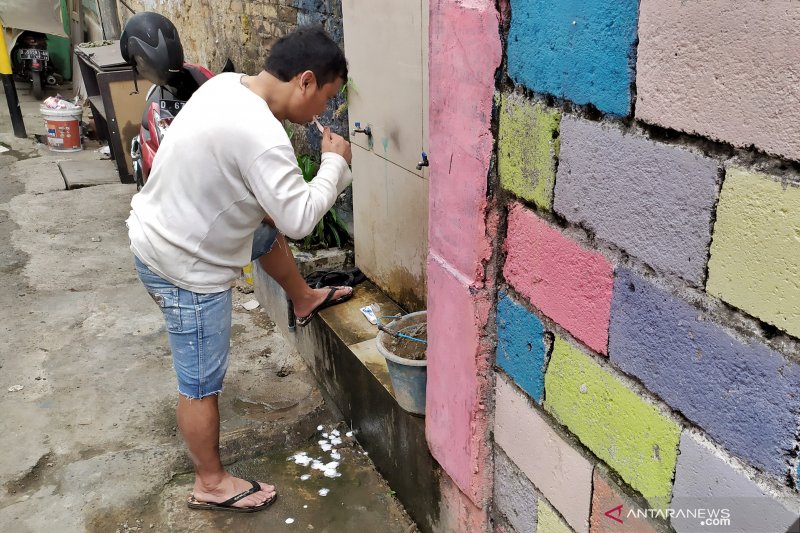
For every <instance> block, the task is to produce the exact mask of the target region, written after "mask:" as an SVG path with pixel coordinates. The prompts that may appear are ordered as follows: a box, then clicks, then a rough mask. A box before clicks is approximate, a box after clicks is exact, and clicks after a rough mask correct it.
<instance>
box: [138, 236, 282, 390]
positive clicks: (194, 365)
mask: <svg viewBox="0 0 800 533" xmlns="http://www.w3.org/2000/svg"><path fill="white" fill-rule="evenodd" d="M277 235H278V232H277V230H276V229H275V228H273V227H271V226H268V225H266V224H262V225H261V226H260V227H259V228H258V230H256V232H255V235H254V237H253V252H252V257H253V259H257V258H258V257H261V256H262V255H264V254H265V253H267V252H269V251H270V249H271V248H272V245H273V243H274V242H275V238H276V237H277ZM133 259H134V263H135V265H136V272H137V273H138V275H139V279H140V280H141V281H142V283H143V284H144V286H145V289H147V292H148V294H150V297H151V298H153V300H154V301H155V302H156V304H158V307H159V308H160V309H161V313H162V314H163V315H164V322H165V323H166V328H167V334H168V336H169V344H170V348H171V350H172V365H173V367H174V368H175V374H176V375H177V378H178V392H180V393H181V394H182V395H184V396H186V397H187V398H192V399H200V398H205V397H206V396H210V395H212V394H219V393H220V392H222V381H223V380H224V378H225V372H226V371H227V370H228V352H229V350H230V344H231V313H232V304H231V296H232V294H231V290H230V289H228V290H226V291H222V292H216V293H211V294H202V293H197V292H192V291H187V290H185V289H181V288H180V287H176V286H175V285H173V284H172V283H171V282H169V281H167V280H165V279H163V278H161V277H160V276H158V275H157V274H155V273H154V272H153V271H152V270H150V269H149V268H148V267H147V265H146V264H144V263H143V262H142V261H141V260H140V259H139V258H138V257H136V256H135V255H134V256H133Z"/></svg>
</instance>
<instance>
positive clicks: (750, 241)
mask: <svg viewBox="0 0 800 533" xmlns="http://www.w3.org/2000/svg"><path fill="white" fill-rule="evenodd" d="M706 288H707V290H708V292H709V293H710V294H713V295H714V296H717V297H719V298H721V299H723V300H725V301H726V302H728V303H730V304H731V305H733V306H736V307H738V308H739V309H741V310H743V311H745V312H747V313H749V314H751V315H753V316H755V317H758V318H760V319H761V320H763V321H765V322H768V323H770V324H773V325H775V326H777V327H778V328H780V329H782V330H784V331H786V332H788V333H790V334H791V335H794V336H795V337H800V187H797V186H795V185H785V184H782V183H780V182H779V181H778V180H776V179H775V178H773V177H771V176H768V175H766V174H759V173H754V172H749V171H746V170H743V169H740V168H736V167H730V168H728V169H727V172H726V178H725V182H724V184H723V186H722V194H721V196H720V201H719V206H718V207H717V221H716V223H715V224H714V235H713V241H712V244H711V259H710V261H709V263H708V283H707V287H706Z"/></svg>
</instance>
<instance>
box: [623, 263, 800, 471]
mask: <svg viewBox="0 0 800 533" xmlns="http://www.w3.org/2000/svg"><path fill="white" fill-rule="evenodd" d="M609 357H610V358H611V361H612V362H614V363H615V364H617V365H618V366H619V367H620V368H622V369H623V370H624V371H625V372H627V373H629V374H632V375H634V376H636V377H638V378H639V379H640V380H642V382H643V383H644V384H645V386H646V387H647V388H648V389H650V390H651V391H653V392H655V393H656V394H658V395H659V396H660V397H661V398H663V399H664V401H666V402H667V403H668V404H669V405H671V406H672V407H673V408H675V409H676V410H678V411H680V412H682V413H683V414H684V415H685V416H686V417H687V418H688V419H689V420H691V421H692V422H694V423H696V424H698V425H699V426H700V427H702V428H703V429H705V431H707V432H708V434H709V435H710V436H711V437H712V438H713V439H715V440H716V441H718V442H719V443H721V444H722V445H723V446H725V447H726V448H727V449H728V450H730V451H731V452H733V453H734V454H737V455H739V456H740V457H743V458H744V459H746V460H748V461H750V462H751V463H753V464H754V465H756V466H757V467H760V468H762V469H764V470H765V471H767V472H769V473H771V474H773V475H775V476H777V477H779V478H781V479H784V478H785V476H786V474H787V473H788V472H789V462H790V461H791V451H792V448H793V446H794V443H795V431H796V429H797V416H798V414H800V366H798V365H797V364H796V363H793V362H791V361H789V360H787V359H786V358H785V357H784V356H783V355H781V354H780V353H778V352H776V351H774V350H771V349H770V348H768V347H767V346H765V345H763V344H760V343H756V342H744V341H742V340H739V339H737V338H735V337H733V336H731V334H729V333H728V332H727V331H726V330H724V329H723V328H722V327H721V326H719V325H717V324H715V323H713V322H711V321H710V320H709V319H708V317H705V316H703V315H702V314H701V313H700V312H699V311H698V310H697V309H695V308H694V307H692V306H691V305H689V304H688V303H686V302H684V301H683V300H680V299H678V298H676V297H674V296H672V295H671V294H669V293H668V292H666V291H664V290H662V289H660V288H657V287H655V286H653V285H652V284H650V283H649V282H647V281H645V280H644V279H642V278H641V277H639V276H637V275H636V274H634V273H633V272H631V271H630V270H628V269H625V268H620V269H618V271H617V277H616V280H615V282H614V296H613V299H612V304H611V327H610V331H609Z"/></svg>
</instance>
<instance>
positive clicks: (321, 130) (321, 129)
mask: <svg viewBox="0 0 800 533" xmlns="http://www.w3.org/2000/svg"><path fill="white" fill-rule="evenodd" d="M314 124H316V125H317V129H318V130H319V132H320V133H323V132H324V131H325V127H324V126H323V125H322V124H320V122H319V117H314Z"/></svg>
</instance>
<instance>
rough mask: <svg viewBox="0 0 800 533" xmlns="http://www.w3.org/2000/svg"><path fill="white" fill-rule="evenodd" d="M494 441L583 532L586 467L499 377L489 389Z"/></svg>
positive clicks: (588, 488) (586, 504)
mask: <svg viewBox="0 0 800 533" xmlns="http://www.w3.org/2000/svg"><path fill="white" fill-rule="evenodd" d="M495 394H496V396H495V415H494V438H495V441H496V442H497V444H498V445H499V446H500V447H501V448H502V449H503V451H504V452H505V453H506V455H507V456H508V457H509V458H510V459H511V460H512V461H514V463H515V464H516V465H517V466H518V467H519V469H520V470H521V471H522V472H523V473H524V474H525V475H526V476H527V477H528V478H529V479H530V480H531V481H532V482H533V484H534V485H535V486H536V488H537V489H539V490H540V491H541V492H542V494H544V496H545V498H547V499H548V500H550V503H551V504H553V506H554V507H555V508H556V509H558V511H559V512H560V513H561V515H562V516H563V517H564V519H566V521H567V522H568V523H569V525H570V526H572V528H573V529H575V531H577V532H578V533H585V532H586V531H588V530H589V506H590V503H591V498H592V470H593V467H592V464H591V463H590V462H589V461H588V460H587V459H586V458H585V457H584V456H583V455H581V454H580V452H578V451H577V450H576V449H575V448H573V447H572V446H571V445H570V444H569V443H567V442H566V441H565V440H564V439H562V438H561V437H560V436H559V435H558V433H556V432H555V430H553V428H551V427H550V425H549V424H548V423H547V422H546V421H545V419H544V418H543V417H542V415H541V414H539V412H538V411H537V410H536V408H534V407H533V406H532V405H531V404H530V402H529V401H528V400H527V398H526V397H525V396H523V394H522V393H520V392H519V391H517V389H516V388H515V387H514V386H513V385H512V384H511V383H509V382H508V381H507V380H506V379H505V378H504V377H501V376H498V378H497V384H496V388H495Z"/></svg>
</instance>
